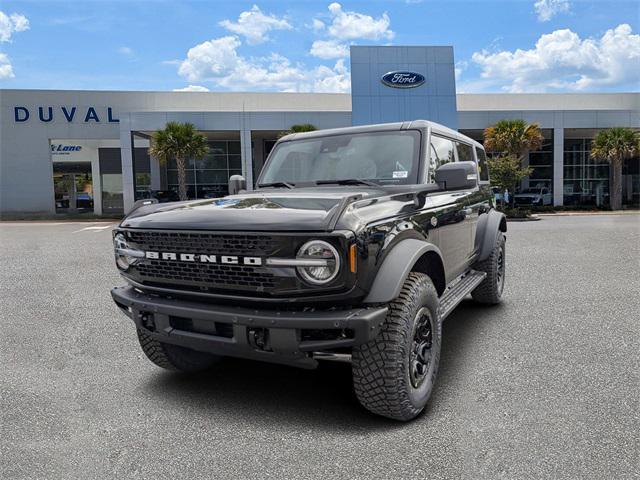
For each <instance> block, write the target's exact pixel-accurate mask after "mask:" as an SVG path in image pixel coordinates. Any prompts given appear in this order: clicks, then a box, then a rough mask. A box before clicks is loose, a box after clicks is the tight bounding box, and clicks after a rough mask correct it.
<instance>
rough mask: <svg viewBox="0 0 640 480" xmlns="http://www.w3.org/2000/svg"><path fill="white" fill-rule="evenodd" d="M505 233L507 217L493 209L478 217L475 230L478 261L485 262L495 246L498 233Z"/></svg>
mask: <svg viewBox="0 0 640 480" xmlns="http://www.w3.org/2000/svg"><path fill="white" fill-rule="evenodd" d="M506 231H507V217H505V215H504V213H501V212H499V211H497V210H495V209H491V210H489V211H488V212H487V213H484V214H482V215H480V218H478V228H477V230H476V239H475V247H476V251H477V252H478V261H479V262H481V261H482V260H486V259H487V258H488V257H489V255H491V250H493V247H494V245H495V244H496V237H497V236H498V232H506Z"/></svg>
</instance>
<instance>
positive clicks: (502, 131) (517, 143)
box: [484, 119, 544, 206]
mask: <svg viewBox="0 0 640 480" xmlns="http://www.w3.org/2000/svg"><path fill="white" fill-rule="evenodd" d="M543 141H544V137H543V136H542V132H541V131H540V127H539V126H538V124H537V123H527V122H525V121H524V120H521V119H515V120H500V121H499V122H497V123H496V124H495V125H493V126H492V127H489V128H487V129H485V131H484V148H485V150H487V151H488V152H496V153H498V154H499V155H498V158H496V159H495V161H494V162H493V164H494V168H497V165H498V164H499V165H502V167H504V168H503V169H501V170H504V171H505V172H506V171H507V170H509V169H511V170H510V171H509V174H508V175H507V176H508V177H510V178H516V177H519V178H520V180H521V179H522V178H523V177H522V174H523V173H524V176H527V175H530V174H531V169H523V168H522V160H523V159H524V158H525V157H526V156H527V155H528V154H529V152H530V151H532V150H538V149H539V148H540V147H541V146H542V142H543ZM489 170H490V171H491V165H490V166H489ZM527 172H528V173H527ZM503 173H504V172H503ZM520 180H518V181H517V182H516V184H513V185H501V187H502V195H503V198H504V193H505V192H504V190H505V188H512V189H515V187H516V185H517V183H520ZM513 193H514V192H513V191H512V192H511V200H510V204H511V205H512V206H513V204H514V197H513Z"/></svg>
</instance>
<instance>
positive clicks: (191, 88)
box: [173, 85, 209, 92]
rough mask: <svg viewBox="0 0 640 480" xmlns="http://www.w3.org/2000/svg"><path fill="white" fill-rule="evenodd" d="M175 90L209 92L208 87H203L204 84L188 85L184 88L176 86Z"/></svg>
mask: <svg viewBox="0 0 640 480" xmlns="http://www.w3.org/2000/svg"><path fill="white" fill-rule="evenodd" d="M173 91H174V92H208V91H209V89H208V88H207V87H203V86H202V85H188V86H186V87H184V88H174V89H173Z"/></svg>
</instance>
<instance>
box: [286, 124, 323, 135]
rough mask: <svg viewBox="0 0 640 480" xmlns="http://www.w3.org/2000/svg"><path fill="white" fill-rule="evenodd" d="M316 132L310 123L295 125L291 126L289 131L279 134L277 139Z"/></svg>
mask: <svg viewBox="0 0 640 480" xmlns="http://www.w3.org/2000/svg"><path fill="white" fill-rule="evenodd" d="M315 130H317V128H316V126H315V125H312V124H310V123H298V124H296V125H291V126H290V127H289V130H285V131H284V132H280V135H278V138H280V137H284V136H285V135H289V134H291V133H301V132H313V131H315Z"/></svg>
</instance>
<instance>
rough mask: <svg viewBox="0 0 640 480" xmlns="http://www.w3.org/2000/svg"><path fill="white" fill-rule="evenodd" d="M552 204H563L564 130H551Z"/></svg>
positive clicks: (560, 128) (558, 128)
mask: <svg viewBox="0 0 640 480" xmlns="http://www.w3.org/2000/svg"><path fill="white" fill-rule="evenodd" d="M553 204H554V205H556V206H561V205H563V204H564V128H562V127H556V128H554V129H553Z"/></svg>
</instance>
